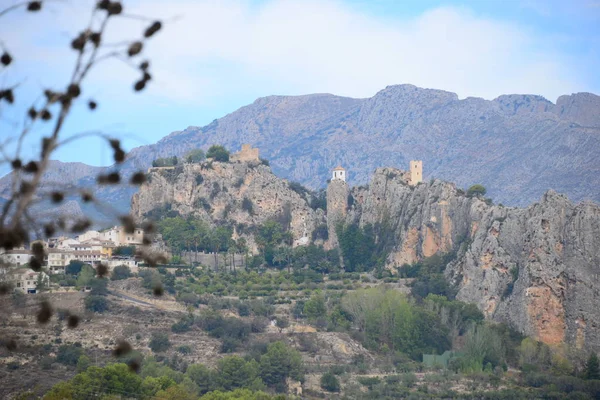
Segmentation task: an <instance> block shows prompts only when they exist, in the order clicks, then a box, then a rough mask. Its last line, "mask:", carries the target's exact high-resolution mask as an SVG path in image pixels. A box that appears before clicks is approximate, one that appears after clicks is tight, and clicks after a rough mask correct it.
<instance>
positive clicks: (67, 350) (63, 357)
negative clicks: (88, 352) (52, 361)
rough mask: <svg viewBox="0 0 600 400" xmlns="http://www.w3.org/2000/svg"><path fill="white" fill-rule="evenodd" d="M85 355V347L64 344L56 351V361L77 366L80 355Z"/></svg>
mask: <svg viewBox="0 0 600 400" xmlns="http://www.w3.org/2000/svg"><path fill="white" fill-rule="evenodd" d="M82 355H83V349H82V348H81V346H76V345H71V344H63V345H61V346H59V347H58V351H57V353H56V362H59V363H61V364H64V365H70V366H75V365H77V362H78V361H79V357H81V356H82Z"/></svg>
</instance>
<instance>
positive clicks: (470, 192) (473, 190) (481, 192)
mask: <svg viewBox="0 0 600 400" xmlns="http://www.w3.org/2000/svg"><path fill="white" fill-rule="evenodd" d="M486 192H487V190H486V189H485V187H484V186H483V185H480V184H475V185H473V186H471V187H470V188H469V189H467V196H468V197H482V196H485V194H486Z"/></svg>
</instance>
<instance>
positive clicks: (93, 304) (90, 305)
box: [84, 295, 108, 313]
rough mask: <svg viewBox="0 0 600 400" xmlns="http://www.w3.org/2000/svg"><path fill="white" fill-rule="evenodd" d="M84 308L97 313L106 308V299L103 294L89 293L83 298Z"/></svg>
mask: <svg viewBox="0 0 600 400" xmlns="http://www.w3.org/2000/svg"><path fill="white" fill-rule="evenodd" d="M84 304H85V309H86V310H89V311H93V312H97V313H103V312H104V311H106V310H108V300H106V297H104V296H96V295H89V296H87V297H86V298H85V300H84Z"/></svg>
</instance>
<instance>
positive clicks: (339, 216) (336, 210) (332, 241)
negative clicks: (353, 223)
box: [325, 179, 349, 249]
mask: <svg viewBox="0 0 600 400" xmlns="http://www.w3.org/2000/svg"><path fill="white" fill-rule="evenodd" d="M348 194H349V188H348V184H347V183H346V182H345V181H342V180H340V179H334V180H332V181H331V182H330V183H329V184H328V185H327V235H328V240H327V242H326V244H325V247H326V248H328V249H333V248H335V247H338V238H337V233H336V227H337V224H338V223H342V224H343V223H344V220H345V218H346V212H347V210H348Z"/></svg>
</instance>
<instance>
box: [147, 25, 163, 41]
mask: <svg viewBox="0 0 600 400" xmlns="http://www.w3.org/2000/svg"><path fill="white" fill-rule="evenodd" d="M160 28H162V24H161V22H160V21H154V22H153V23H152V25H150V26H149V27H148V28H147V29H146V31H145V32H144V37H146V38H149V37H150V36H152V35H154V34H155V33H156V32H158V31H159V30H160Z"/></svg>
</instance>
